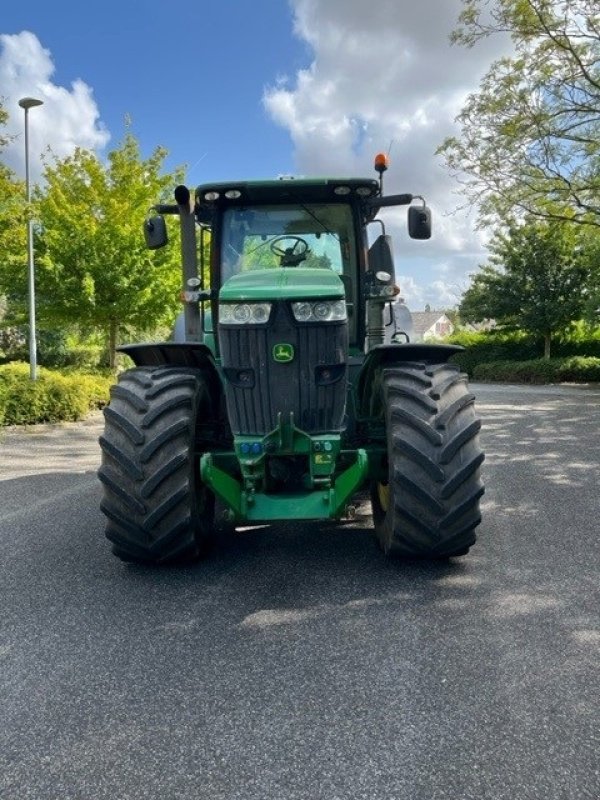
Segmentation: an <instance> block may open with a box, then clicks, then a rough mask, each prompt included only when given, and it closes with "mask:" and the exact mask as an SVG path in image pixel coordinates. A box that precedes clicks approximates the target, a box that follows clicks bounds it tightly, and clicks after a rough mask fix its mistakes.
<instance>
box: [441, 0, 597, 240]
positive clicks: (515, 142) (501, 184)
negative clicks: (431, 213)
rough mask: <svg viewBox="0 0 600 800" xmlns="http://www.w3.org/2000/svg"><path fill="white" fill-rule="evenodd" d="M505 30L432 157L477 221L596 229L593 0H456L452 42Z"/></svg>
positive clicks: (476, 40)
mask: <svg viewBox="0 0 600 800" xmlns="http://www.w3.org/2000/svg"><path fill="white" fill-rule="evenodd" d="M506 33H508V34H509V35H510V37H511V39H512V42H513V45H514V50H515V53H514V55H513V56H512V57H510V58H502V59H500V60H498V61H496V62H495V63H493V64H492V65H491V67H490V69H489V71H488V72H487V74H486V75H485V77H484V78H483V80H482V82H481V85H480V88H479V91H478V92H477V93H475V94H471V95H470V96H469V97H468V99H467V101H466V103H465V106H464V107H463V109H462V111H461V113H460V115H459V116H458V118H457V121H458V122H459V124H460V127H461V133H460V136H459V137H450V138H448V139H446V140H445V141H444V143H443V144H442V146H441V147H440V148H439V150H438V152H439V153H441V154H442V155H443V157H444V158H445V161H446V164H447V166H448V167H449V169H450V171H451V172H452V173H453V174H454V175H455V176H456V177H457V178H458V180H459V181H460V182H461V183H462V184H463V185H464V191H465V193H466V196H467V197H468V198H469V200H470V202H472V203H474V204H476V205H477V206H478V208H479V211H480V222H482V223H485V222H487V221H489V220H490V218H492V219H494V218H496V219H497V218H498V217H500V218H501V219H506V218H507V216H511V215H514V214H515V212H520V213H522V212H526V213H527V214H529V215H530V216H535V217H537V218H543V219H565V220H569V221H574V222H578V223H583V224H588V225H595V226H600V115H599V114H598V109H599V108H600V7H599V6H598V2H597V0H494V3H493V4H491V5H490V4H489V3H487V2H484V0H463V11H462V13H461V15H460V22H459V27H458V28H457V30H456V31H455V32H454V34H453V35H452V39H453V41H454V42H456V43H459V44H462V45H466V46H468V47H472V46H474V45H475V44H477V43H479V42H481V41H483V40H485V39H487V38H488V37H490V36H494V35H497V34H506Z"/></svg>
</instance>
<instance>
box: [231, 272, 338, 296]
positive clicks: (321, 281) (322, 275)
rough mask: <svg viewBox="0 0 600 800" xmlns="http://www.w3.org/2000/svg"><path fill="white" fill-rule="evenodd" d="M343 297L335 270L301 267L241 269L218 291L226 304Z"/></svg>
mask: <svg viewBox="0 0 600 800" xmlns="http://www.w3.org/2000/svg"><path fill="white" fill-rule="evenodd" d="M343 297H344V284H343V283H342V281H341V280H340V278H339V276H338V275H337V274H336V273H335V272H332V271H331V270H329V269H308V268H306V269H303V268H302V267H281V268H279V269H262V270H256V271H254V272H241V273H240V274H238V275H234V276H233V277H232V278H230V279H229V280H228V281H227V282H226V283H224V284H223V286H222V287H221V291H220V292H219V300H220V301H221V302H229V303H239V302H240V301H243V302H251V301H256V302H260V301H272V300H309V299H312V298H315V299H320V298H324V299H329V300H338V299H342V298H343Z"/></svg>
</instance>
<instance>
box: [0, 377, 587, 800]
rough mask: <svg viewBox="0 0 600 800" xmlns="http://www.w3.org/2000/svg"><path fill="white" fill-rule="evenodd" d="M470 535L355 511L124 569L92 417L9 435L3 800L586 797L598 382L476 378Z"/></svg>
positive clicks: (4, 443)
mask: <svg viewBox="0 0 600 800" xmlns="http://www.w3.org/2000/svg"><path fill="white" fill-rule="evenodd" d="M474 388H475V390H476V392H477V394H478V398H479V401H478V408H479V411H480V413H481V415H482V417H483V420H484V427H483V431H482V440H483V445H484V448H485V450H486V452H487V460H486V462H485V464H484V475H485V480H486V484H487V487H488V488H487V493H486V495H485V497H484V504H483V505H484V514H485V516H484V522H483V524H482V526H481V528H480V536H479V541H478V543H477V545H476V546H475V547H474V548H473V550H472V551H471V553H470V554H469V555H468V556H467V557H466V558H462V559H457V560H455V561H451V562H449V563H446V564H406V563H402V562H398V563H396V562H389V561H386V560H385V559H384V558H383V556H382V555H381V554H380V553H379V551H378V550H377V548H376V547H375V545H374V542H373V538H372V532H371V530H370V523H369V519H368V517H367V516H363V517H359V518H358V519H357V520H355V521H354V522H353V523H352V524H346V525H344V526H342V527H335V526H333V525H330V524H328V525H318V524H302V525H287V526H275V525H274V526H265V527H259V528H256V529H252V530H245V531H242V532H239V533H238V534H237V535H236V536H235V538H233V539H232V540H231V541H230V542H229V544H227V545H226V546H224V547H223V548H222V549H221V550H220V551H219V552H217V553H216V554H215V556H214V557H213V558H212V559H211V560H209V561H206V562H203V563H200V564H198V565H195V566H193V567H190V568H179V567H178V568H168V569H164V568H163V569H150V568H143V567H138V566H126V565H123V564H122V563H121V562H119V561H118V560H116V559H115V558H114V557H113V556H112V555H111V553H110V549H109V546H108V543H107V542H106V540H105V539H104V536H103V519H102V516H101V514H100V512H99V511H98V504H99V498H100V485H99V483H98V481H97V479H96V477H95V469H96V467H97V464H98V460H99V449H98V445H97V436H98V434H99V432H100V429H101V415H97V416H95V417H92V418H90V419H89V420H88V421H87V422H86V423H80V424H68V425H67V424H66V425H59V426H41V427H39V428H30V429H28V430H27V431H14V430H12V431H8V432H5V433H3V434H2V435H1V438H0V593H1V594H0V596H1V600H2V614H1V618H0V620H1V621H0V714H1V717H0V719H1V723H0V797H2V798H3V800H28V798H35V799H36V800H54V798H56V800H59V799H60V800H71V799H72V800H75V799H76V800H80V799H81V798H85V799H86V800H87V799H88V798H89V800H104V799H105V798H106V800H109V798H110V800H129V799H130V798H131V799H132V800H138V799H140V800H141V798H144V800H147V799H148V798H160V799H161V800H171V799H174V798H186V799H187V798H190V800H221V799H223V800H225V799H226V800H232V799H235V800H237V798H240V800H241V799H242V798H243V799H244V800H246V799H248V800H251V799H254V798H256V800H271V798H276V799H277V800H278V799H279V798H281V799H282V800H284V798H285V800H296V799H297V800H300V799H302V800H307V799H310V800H320V799H321V798H322V800H336V799H337V798H339V799H340V800H346V798H347V799H348V800H350V798H352V800H359V799H362V798H364V800H380V799H381V800H438V799H440V800H441V799H442V798H443V799H444V800H446V799H447V800H470V799H471V798H473V800H475V799H476V800H488V799H489V800H504V799H506V800H533V799H534V798H535V800H537V799H538V798H539V800H586V799H587V798H589V799H590V800H598V798H599V797H600V775H599V770H600V756H599V753H600V742H599V730H600V689H599V681H598V675H599V667H598V664H599V658H598V657H599V653H600V618H599V603H598V600H599V588H598V585H599V581H598V574H599V573H598V565H599V563H600V552H599V551H600V547H599V530H600V525H599V522H598V520H599V516H600V515H599V512H600V499H599V497H600V495H599V491H598V479H599V464H600V390H598V389H593V388H592V389H590V388H577V387H544V388H531V387H525V388H519V387H501V386H476V387H474Z"/></svg>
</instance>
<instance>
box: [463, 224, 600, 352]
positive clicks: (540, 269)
mask: <svg viewBox="0 0 600 800" xmlns="http://www.w3.org/2000/svg"><path fill="white" fill-rule="evenodd" d="M577 241H578V239H577V229H576V228H575V227H574V226H572V225H567V224H563V223H557V222H540V221H530V222H528V223H527V224H525V225H519V226H512V227H511V228H509V229H508V230H507V231H503V232H498V233H496V235H495V237H494V238H493V240H492V242H491V245H490V250H491V253H492V255H491V258H490V262H489V263H488V264H485V265H483V266H482V267H481V268H480V270H479V272H478V273H477V274H476V275H475V276H474V277H473V280H472V284H471V286H470V287H469V289H467V291H466V292H465V294H464V295H463V298H462V301H461V304H460V308H459V312H460V316H461V319H463V320H464V321H466V322H478V321H481V320H483V319H495V320H496V322H498V323H499V324H501V325H503V326H505V327H506V328H508V329H521V330H523V331H526V332H528V333H532V334H535V335H540V336H543V338H544V355H545V357H546V358H549V357H550V346H551V340H552V338H553V337H554V336H555V335H556V334H559V333H563V332H565V331H566V330H567V329H568V328H569V326H570V325H571V323H572V322H573V321H575V320H578V319H580V317H581V315H582V313H583V310H584V307H585V302H586V286H587V280H588V275H589V267H588V264H587V262H586V259H585V258H584V257H583V255H582V251H581V250H580V249H579V248H578V245H577Z"/></svg>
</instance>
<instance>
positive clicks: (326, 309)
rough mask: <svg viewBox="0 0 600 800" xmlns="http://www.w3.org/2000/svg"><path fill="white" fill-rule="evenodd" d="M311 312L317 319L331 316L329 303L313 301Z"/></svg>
mask: <svg viewBox="0 0 600 800" xmlns="http://www.w3.org/2000/svg"><path fill="white" fill-rule="evenodd" d="M313 314H314V315H315V317H316V318H317V319H318V320H326V319H329V318H330V317H331V303H315V304H314V306H313Z"/></svg>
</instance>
